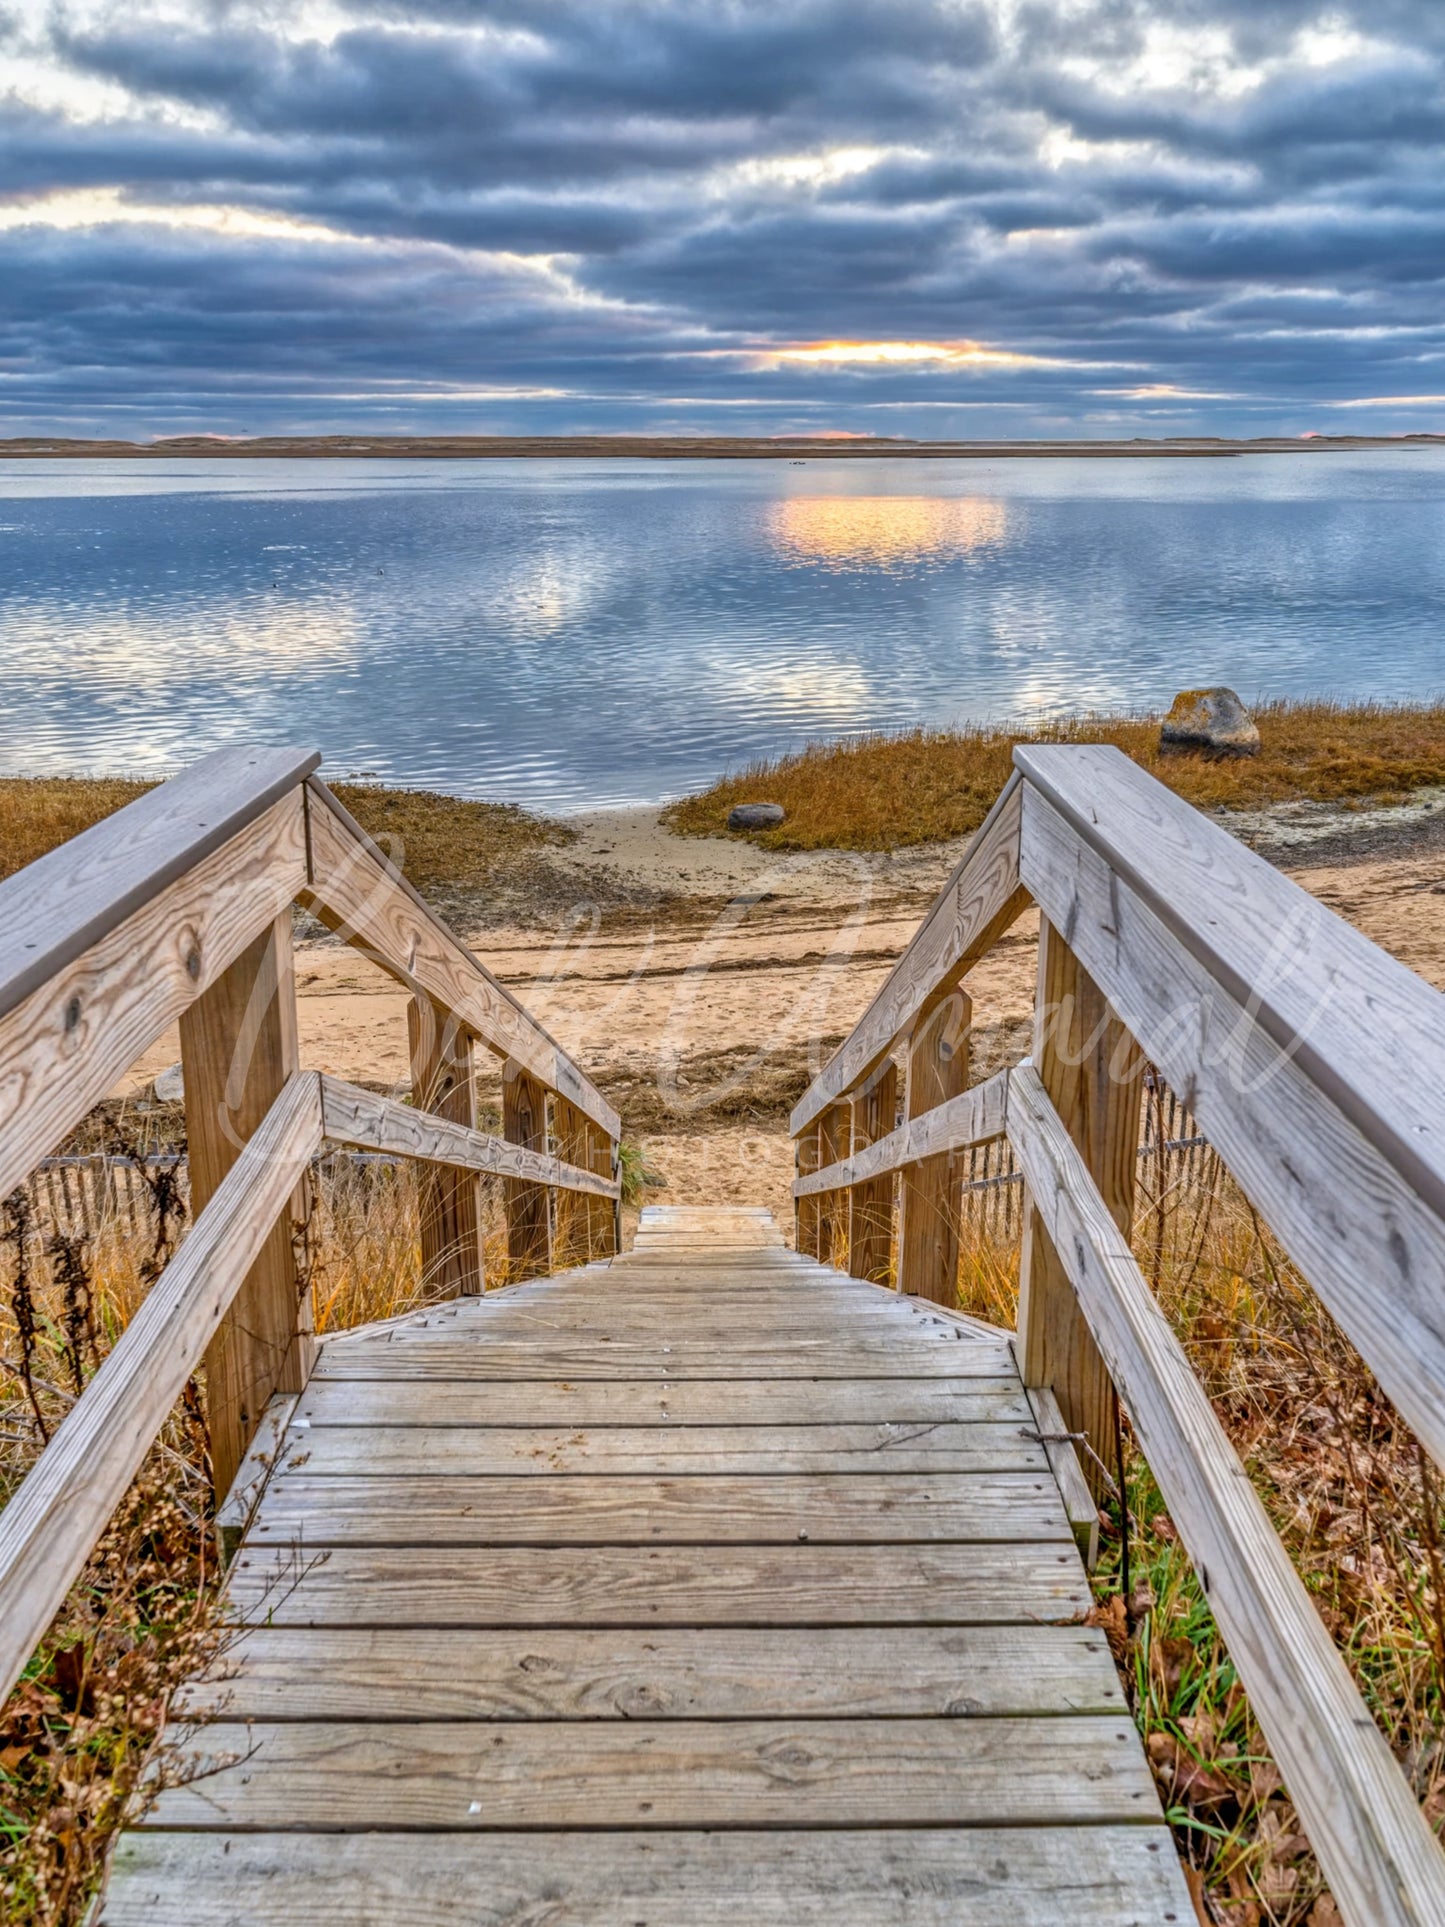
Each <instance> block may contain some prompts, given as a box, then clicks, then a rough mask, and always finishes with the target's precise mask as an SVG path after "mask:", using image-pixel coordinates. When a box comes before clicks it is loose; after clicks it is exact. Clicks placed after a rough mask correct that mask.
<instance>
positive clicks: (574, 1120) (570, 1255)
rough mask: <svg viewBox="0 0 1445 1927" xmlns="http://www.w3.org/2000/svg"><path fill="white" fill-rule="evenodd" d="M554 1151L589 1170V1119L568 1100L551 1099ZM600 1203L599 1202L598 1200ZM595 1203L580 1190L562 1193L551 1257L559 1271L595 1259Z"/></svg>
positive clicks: (558, 1196)
mask: <svg viewBox="0 0 1445 1927" xmlns="http://www.w3.org/2000/svg"><path fill="white" fill-rule="evenodd" d="M552 1136H553V1140H554V1141H553V1145H552V1149H553V1151H554V1153H555V1154H556V1156H558V1157H559V1158H562V1159H563V1160H564V1161H565V1162H566V1163H568V1164H578V1165H580V1166H581V1167H582V1169H583V1170H584V1171H586V1170H590V1169H591V1168H592V1166H591V1157H592V1145H591V1141H590V1137H589V1133H588V1128H587V1119H586V1118H585V1117H584V1116H583V1115H582V1113H581V1111H579V1110H578V1109H577V1106H576V1105H575V1104H569V1103H568V1102H567V1099H566V1098H565V1097H554V1098H553V1099H552ZM599 1202H600V1200H599ZM591 1206H592V1200H591V1199H589V1198H587V1197H586V1196H585V1195H584V1194H583V1193H582V1192H580V1191H559V1192H558V1193H557V1203H556V1207H555V1210H556V1230H555V1232H554V1235H553V1240H552V1256H553V1259H554V1261H555V1263H556V1266H557V1269H558V1270H559V1271H571V1270H573V1269H574V1268H575V1267H576V1266H577V1265H585V1264H586V1263H587V1261H588V1259H589V1258H590V1257H591V1256H592V1209H591Z"/></svg>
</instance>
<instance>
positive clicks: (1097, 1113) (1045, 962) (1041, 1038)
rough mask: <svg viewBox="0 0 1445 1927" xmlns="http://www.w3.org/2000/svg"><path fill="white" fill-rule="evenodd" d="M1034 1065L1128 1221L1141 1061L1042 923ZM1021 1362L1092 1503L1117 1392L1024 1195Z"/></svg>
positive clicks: (1109, 1455) (1121, 1218)
mask: <svg viewBox="0 0 1445 1927" xmlns="http://www.w3.org/2000/svg"><path fill="white" fill-rule="evenodd" d="M1033 1062H1034V1066H1035V1068H1036V1069H1037V1071H1038V1074H1039V1079H1040V1082H1041V1083H1042V1084H1043V1087H1044V1089H1045V1090H1046V1091H1047V1092H1048V1094H1049V1099H1050V1101H1051V1103H1052V1104H1053V1107H1054V1109H1055V1111H1056V1112H1057V1113H1058V1115H1059V1116H1060V1117H1061V1118H1062V1119H1063V1122H1064V1127H1065V1129H1066V1130H1067V1131H1068V1133H1069V1135H1070V1137H1072V1138H1073V1140H1074V1142H1075V1144H1077V1145H1078V1147H1079V1151H1080V1155H1081V1156H1082V1158H1083V1160H1084V1164H1085V1165H1086V1167H1087V1168H1088V1171H1089V1173H1090V1175H1091V1177H1092V1178H1093V1180H1094V1183H1095V1184H1096V1185H1097V1187H1098V1189H1099V1193H1100V1195H1101V1197H1102V1198H1103V1200H1104V1202H1105V1204H1106V1205H1107V1206H1108V1208H1109V1211H1110V1212H1111V1214H1112V1215H1113V1218H1114V1220H1115V1222H1116V1223H1117V1224H1118V1225H1119V1227H1120V1229H1121V1230H1122V1231H1123V1232H1124V1234H1125V1236H1126V1237H1127V1236H1128V1234H1129V1232H1130V1230H1131V1229H1132V1227H1133V1223H1134V1180H1135V1174H1136V1172H1137V1171H1138V1167H1139V1156H1138V1152H1139V1100H1140V1091H1141V1081H1142V1077H1143V1071H1144V1062H1143V1059H1142V1057H1141V1056H1140V1054H1139V1051H1138V1048H1137V1046H1136V1045H1135V1043H1134V1040H1133V1039H1132V1037H1130V1035H1129V1033H1128V1031H1127V1030H1125V1028H1124V1026H1123V1025H1122V1024H1121V1023H1120V1022H1119V1021H1118V1019H1117V1018H1116V1017H1115V1016H1114V1014H1113V1012H1112V1011H1111V1010H1110V1008H1109V1005H1108V1001H1107V999H1106V998H1105V996H1104V994H1103V992H1102V991H1101V990H1100V989H1099V986H1098V985H1097V984H1096V983H1095V982H1094V980H1093V978H1092V977H1090V975H1089V974H1088V972H1087V971H1086V970H1085V969H1084V967H1083V965H1082V964H1081V963H1080V962H1079V959H1078V958H1077V957H1076V956H1075V955H1074V953H1073V951H1072V950H1070V948H1069V946H1068V944H1067V943H1066V942H1065V941H1064V939H1063V937H1062V936H1060V934H1059V932H1058V931H1057V930H1056V929H1055V927H1054V926H1053V924H1052V923H1050V922H1049V920H1048V918H1047V917H1044V918H1042V919H1041V920H1040V924H1039V959H1038V991H1037V995H1036V999H1035V1007H1034V1048H1033ZM1018 1334H1019V1338H1018V1361H1019V1372H1020V1374H1021V1376H1022V1378H1023V1381H1024V1384H1025V1385H1027V1386H1029V1387H1030V1388H1033V1387H1036V1386H1043V1387H1047V1388H1049V1389H1050V1390H1051V1391H1052V1392H1053V1393H1054V1395H1055V1397H1056V1398H1057V1399H1058V1403H1059V1409H1060V1411H1061V1412H1062V1414H1063V1418H1064V1426H1065V1429H1066V1430H1068V1431H1070V1432H1082V1433H1083V1434H1084V1437H1085V1439H1086V1441H1087V1442H1088V1444H1089V1445H1090V1446H1091V1447H1092V1449H1093V1453H1094V1456H1093V1457H1092V1458H1088V1459H1086V1461H1085V1462H1086V1464H1087V1466H1088V1471H1087V1472H1086V1474H1085V1476H1086V1477H1087V1478H1088V1481H1089V1485H1090V1487H1091V1489H1092V1490H1093V1491H1094V1493H1095V1495H1096V1496H1101V1495H1102V1493H1103V1490H1104V1485H1103V1475H1102V1473H1101V1472H1100V1470H1099V1468H1100V1466H1101V1465H1109V1464H1111V1463H1112V1462H1113V1459H1114V1456H1115V1454H1114V1441H1115V1436H1116V1428H1117V1420H1116V1406H1115V1403H1114V1387H1113V1386H1112V1385H1111V1384H1110V1382H1109V1374H1108V1372H1107V1371H1106V1369H1105V1367H1104V1361H1103V1359H1102V1358H1101V1357H1100V1356H1099V1348H1098V1346H1097V1345H1096V1344H1095V1343H1094V1337H1093V1333H1092V1332H1091V1331H1090V1329H1089V1322H1088V1320H1087V1318H1086V1317H1085V1316H1084V1313H1083V1311H1082V1309H1081V1307H1080V1305H1079V1301H1078V1298H1077V1296H1076V1295H1075V1292H1074V1287H1073V1285H1072V1284H1071V1283H1070V1281H1069V1274H1068V1270H1067V1267H1066V1266H1065V1265H1064V1263H1063V1261H1062V1260H1061V1259H1060V1257H1059V1255H1058V1253H1057V1252H1056V1251H1055V1250H1054V1247H1053V1242H1052V1240H1051V1239H1050V1237H1049V1234H1048V1231H1047V1229H1046V1227H1045V1225H1044V1223H1043V1220H1042V1218H1041V1217H1040V1215H1039V1213H1038V1211H1037V1210H1036V1209H1035V1208H1034V1205H1033V1201H1032V1199H1030V1198H1029V1197H1028V1195H1027V1189H1026V1190H1025V1201H1024V1229H1023V1248H1022V1251H1021V1254H1020V1260H1019V1299H1018Z"/></svg>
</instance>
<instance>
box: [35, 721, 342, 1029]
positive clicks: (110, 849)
mask: <svg viewBox="0 0 1445 1927" xmlns="http://www.w3.org/2000/svg"><path fill="white" fill-rule="evenodd" d="M320 761H321V756H320V752H319V751H317V750H303V749H292V748H286V749H265V748H261V747H258V746H256V745H247V746H244V747H240V748H235V749H218V750H216V751H214V752H213V753H212V754H211V755H210V756H203V757H202V758H201V759H200V761H199V762H196V763H192V764H191V766H190V767H189V769H186V770H183V771H182V772H181V774H180V775H179V776H173V777H172V778H171V780H170V781H169V782H168V783H164V784H162V785H161V786H160V787H159V788H157V789H153V790H150V791H149V792H147V794H146V795H144V796H140V797H137V798H136V800H135V802H134V803H129V804H127V805H126V807H125V808H124V809H123V810H117V811H116V812H115V814H114V815H113V816H108V817H106V818H105V819H104V821H103V822H100V823H96V824H93V825H92V826H91V828H90V829H88V830H82V831H81V833H80V834H79V836H73V837H71V838H70V839H69V841H68V842H66V843H63V844H61V845H60V847H59V848H58V849H54V850H51V851H49V852H48V853H47V854H46V855H45V856H42V857H38V858H37V859H36V860H35V861H34V862H33V863H28V864H26V866H25V868H24V869H23V870H20V871H18V872H17V873H16V874H15V875H14V876H11V877H7V878H6V879H5V881H4V882H3V883H0V1016H5V1015H8V1014H9V1012H11V1011H12V1010H15V1009H16V1008H18V1006H19V1005H21V1004H22V1003H24V1002H25V1000H26V999H27V998H28V997H31V996H33V995H34V993H35V992H36V991H37V990H39V989H40V988H41V987H42V986H43V985H45V984H48V983H50V982H51V980H52V979H53V978H55V977H57V976H59V975H60V974H61V973H62V972H63V971H66V970H68V969H69V967H70V965H71V964H73V963H76V962H77V961H78V960H79V959H80V958H81V957H83V956H85V955H86V953H87V952H89V951H92V950H94V949H95V947H96V945H97V944H99V943H100V942H101V940H102V939H103V938H105V937H107V936H109V934H110V933H111V932H112V931H113V930H115V929H117V928H118V927H119V926H120V925H121V924H123V923H127V922H129V921H130V919H131V918H132V917H134V916H135V914H136V913H137V912H138V911H140V910H143V909H144V908H145V907H146V906H147V905H148V904H150V903H151V902H152V900H153V899H154V898H156V897H158V896H162V895H164V894H165V893H166V892H167V891H168V890H169V889H170V887H171V885H172V884H174V883H176V882H177V881H178V880H179V879H180V878H181V877H183V876H185V875H186V874H187V872H188V871H191V870H194V869H195V868H196V866H197V865H198V864H200V863H203V862H204V861H205V860H206V858H207V857H209V856H212V855H214V853H215V852H216V851H218V850H220V849H222V848H223V847H224V846H225V845H226V844H228V843H230V842H231V841H232V840H233V839H234V838H235V837H237V836H239V834H240V833H241V831H242V830H244V829H246V828H247V826H248V825H250V824H252V823H254V822H255V821H256V819H257V818H258V817H261V816H264V815H266V813H267V812H268V811H269V810H270V808H271V806H272V805H273V804H274V803H276V802H278V801H280V799H281V798H282V797H283V796H287V795H291V794H293V793H296V792H298V791H299V789H300V786H301V784H302V783H303V782H304V781H305V780H306V778H307V777H308V776H309V775H310V774H311V772H312V770H314V769H315V768H316V765H317V764H318V763H319V762H320Z"/></svg>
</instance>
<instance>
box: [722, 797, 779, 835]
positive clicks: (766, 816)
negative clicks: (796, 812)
mask: <svg viewBox="0 0 1445 1927" xmlns="http://www.w3.org/2000/svg"><path fill="white" fill-rule="evenodd" d="M786 814H787V812H786V810H784V808H783V806H782V804H781V803H735V804H734V805H733V807H732V808H731V809H730V810H729V811H728V828H729V829H730V830H775V829H776V828H777V827H778V825H779V824H780V823H781V822H782V820H783V818H784V816H786Z"/></svg>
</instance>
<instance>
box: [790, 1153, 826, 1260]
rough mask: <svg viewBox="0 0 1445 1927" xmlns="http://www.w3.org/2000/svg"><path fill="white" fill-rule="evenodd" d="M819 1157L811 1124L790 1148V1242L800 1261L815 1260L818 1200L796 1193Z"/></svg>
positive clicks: (811, 1173)
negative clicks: (794, 1179)
mask: <svg viewBox="0 0 1445 1927" xmlns="http://www.w3.org/2000/svg"><path fill="white" fill-rule="evenodd" d="M819 1155H820V1153H819V1150H818V1126H817V1125H816V1124H811V1125H809V1127H808V1129H807V1130H806V1131H804V1132H803V1134H802V1136H801V1137H800V1138H799V1139H798V1141H797V1143H796V1144H795V1145H794V1147H793V1157H794V1162H795V1166H796V1171H797V1182H796V1183H795V1184H794V1186H793V1238H794V1241H795V1243H796V1245H797V1248H798V1255H799V1256H800V1257H804V1258H816V1257H817V1256H818V1200H817V1197H816V1196H815V1195H814V1194H813V1193H812V1192H810V1191H800V1190H799V1189H798V1185H799V1184H801V1183H802V1181H803V1180H804V1179H805V1178H810V1177H811V1176H812V1175H813V1173H814V1172H815V1171H816V1170H817V1169H818V1160H819Z"/></svg>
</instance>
